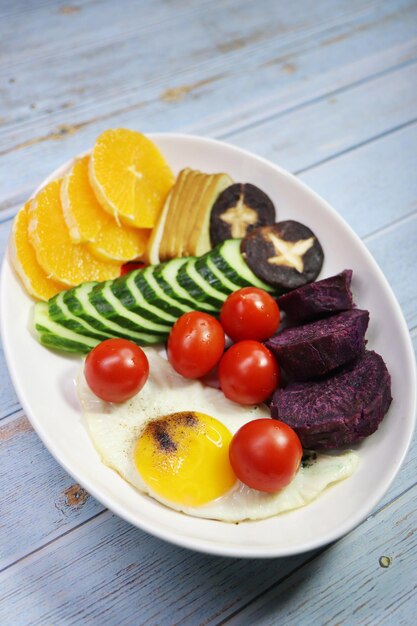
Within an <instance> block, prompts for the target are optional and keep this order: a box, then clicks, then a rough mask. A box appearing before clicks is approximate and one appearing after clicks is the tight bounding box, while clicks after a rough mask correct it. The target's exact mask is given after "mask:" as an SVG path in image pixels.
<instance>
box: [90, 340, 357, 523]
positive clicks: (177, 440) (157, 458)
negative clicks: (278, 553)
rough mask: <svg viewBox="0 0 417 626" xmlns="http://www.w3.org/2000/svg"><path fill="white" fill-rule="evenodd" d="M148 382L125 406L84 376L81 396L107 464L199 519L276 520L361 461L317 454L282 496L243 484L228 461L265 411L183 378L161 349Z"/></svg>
mask: <svg viewBox="0 0 417 626" xmlns="http://www.w3.org/2000/svg"><path fill="white" fill-rule="evenodd" d="M145 352H146V355H147V357H148V360H149V365H150V374H149V378H148V381H147V383H146V384H145V386H144V387H143V388H142V389H141V391H140V392H139V393H138V394H137V395H136V396H134V397H133V398H132V399H131V400H129V401H127V402H124V403H122V404H114V403H108V402H104V401H102V400H100V399H99V398H97V396H95V395H94V394H93V392H92V391H91V390H90V389H89V387H88V386H87V384H86V382H85V379H84V375H83V372H80V374H79V377H78V382H77V389H78V396H79V400H80V404H81V407H82V411H83V415H84V417H85V420H86V423H87V427H88V430H89V433H90V436H91V439H92V442H93V444H94V446H95V448H96V450H97V452H98V454H99V455H100V458H101V460H102V462H103V463H104V464H105V465H107V466H108V467H111V468H112V469H114V470H116V471H117V472H118V473H119V474H120V476H122V478H124V479H125V480H126V481H128V482H129V483H130V484H131V485H133V487H135V488H136V489H137V490H138V491H140V492H141V493H144V494H147V495H148V496H150V497H152V498H154V499H155V500H158V501H159V502H161V503H162V504H164V505H166V506H169V507H171V508H173V509H176V510H178V511H182V512H183V513H186V514H188V515H193V516H196V517H204V518H208V519H216V520H222V521H226V522H240V521H243V520H255V519H263V518H267V517H271V516H273V515H277V514H278V513H282V512H284V511H289V510H292V509H296V508H299V507H301V506H304V505H306V504H307V503H309V502H311V501H312V500H314V499H315V498H316V497H317V496H318V495H319V494H320V493H321V492H323V491H324V490H325V489H326V487H328V486H329V485H331V484H333V483H335V482H338V481H340V480H343V479H345V478H347V477H348V476H350V475H351V474H352V473H353V472H354V471H355V469H356V466H357V463H358V457H357V455H356V454H355V453H354V452H351V451H348V452H344V453H341V454H338V455H325V454H313V455H310V456H309V458H308V459H307V460H306V459H304V461H303V463H302V464H301V466H300V468H299V470H298V472H297V474H296V476H295V477H294V479H293V481H292V482H291V483H290V484H289V485H288V486H287V487H285V488H284V489H281V490H280V491H278V492H276V493H265V492H261V491H257V490H255V489H252V488H250V487H248V486H247V485H244V484H243V483H241V482H240V481H239V480H238V479H237V478H236V476H235V474H234V472H233V470H232V467H231V465H230V462H229V444H230V441H231V440H232V437H233V435H234V433H235V432H236V431H237V430H238V429H239V428H240V427H241V426H243V425H244V424H246V423H247V422H249V421H251V420H254V419H258V418H261V417H262V418H264V417H269V416H270V415H269V410H268V408H267V407H266V406H265V405H257V406H249V407H248V406H241V405H239V404H236V403H235V402H232V401H230V400H228V399H227V398H226V397H225V396H224V395H223V393H222V392H221V391H219V390H218V389H213V388H211V387H207V386H205V385H203V384H202V383H201V382H200V381H197V380H188V379H185V378H183V377H182V376H180V375H179V374H177V373H176V372H175V371H174V370H173V369H172V367H171V365H170V364H169V363H168V361H166V359H164V358H163V357H162V356H160V355H159V354H158V352H157V350H156V349H154V348H148V349H146V350H145Z"/></svg>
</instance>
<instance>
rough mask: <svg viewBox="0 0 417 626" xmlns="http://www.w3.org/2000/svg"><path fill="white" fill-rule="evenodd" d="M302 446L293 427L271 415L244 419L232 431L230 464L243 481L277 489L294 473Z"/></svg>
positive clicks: (265, 489)
mask: <svg viewBox="0 0 417 626" xmlns="http://www.w3.org/2000/svg"><path fill="white" fill-rule="evenodd" d="M302 455H303V449H302V446H301V443H300V440H299V438H298V435H297V434H296V433H295V431H294V430H293V429H292V428H291V427H290V426H288V425H287V424H284V422H279V421H278V420H274V419H268V418H266V419H257V420H253V421H252V422H248V423H247V424H245V425H244V426H242V428H240V429H239V430H238V431H237V432H236V434H235V435H234V437H233V439H232V441H231V443H230V447H229V457H230V464H231V466H232V468H233V471H234V472H235V474H236V476H237V477H238V478H239V480H241V481H242V482H243V483H245V484H246V485H248V486H249V487H252V488H253V489H258V490H259V491H268V492H273V491H278V489H282V488H283V487H285V486H286V485H288V484H289V483H290V482H291V481H292V479H293V478H294V475H295V474H296V472H297V470H298V468H299V466H300V463H301V457H302Z"/></svg>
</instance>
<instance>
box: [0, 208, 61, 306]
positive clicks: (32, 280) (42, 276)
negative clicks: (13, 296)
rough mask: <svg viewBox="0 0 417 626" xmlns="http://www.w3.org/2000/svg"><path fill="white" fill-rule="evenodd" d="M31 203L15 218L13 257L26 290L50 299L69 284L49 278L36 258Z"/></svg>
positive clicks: (36, 296)
mask: <svg viewBox="0 0 417 626" xmlns="http://www.w3.org/2000/svg"><path fill="white" fill-rule="evenodd" d="M29 204H30V202H27V203H26V204H25V205H24V206H23V207H22V208H21V209H20V211H19V212H18V214H17V215H16V217H15V218H14V222H13V229H12V236H11V238H10V253H11V259H12V263H13V267H14V268H15V270H16V273H17V275H18V276H19V278H20V279H21V281H22V283H23V286H24V287H25V289H26V291H27V292H28V293H29V294H30V295H31V296H33V297H34V298H36V299H37V300H49V298H52V296H54V295H55V294H57V293H59V292H60V291H62V290H63V289H66V288H67V285H63V284H62V283H58V282H56V281H54V280H52V279H51V278H48V277H47V275H46V273H45V272H44V270H43V269H42V267H41V266H40V265H39V263H38V261H37V259H36V254H35V250H34V248H33V246H32V244H31V243H30V241H29V233H28V225H29V215H28V212H29Z"/></svg>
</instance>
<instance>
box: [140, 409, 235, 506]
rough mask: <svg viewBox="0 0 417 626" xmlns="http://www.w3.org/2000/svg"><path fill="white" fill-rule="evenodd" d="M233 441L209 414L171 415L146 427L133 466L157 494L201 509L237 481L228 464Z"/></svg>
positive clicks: (220, 424)
mask: <svg viewBox="0 0 417 626" xmlns="http://www.w3.org/2000/svg"><path fill="white" fill-rule="evenodd" d="M231 440H232V434H231V432H230V431H229V430H228V429H227V428H226V427H225V426H224V425H223V424H222V423H221V422H219V421H218V420H217V419H215V418H214V417H211V416H210V415H205V414H204V413H197V412H194V411H192V412H191V411H189V412H181V413H172V414H170V415H166V416H164V417H160V418H158V419H156V420H154V421H152V422H149V424H147V426H146V427H145V430H144V431H143V433H142V435H141V436H140V438H139V439H138V442H137V444H136V447H135V450H134V463H135V466H136V469H137V470H138V472H139V474H140V475H141V476H142V478H143V480H144V481H145V482H146V483H147V484H148V486H149V487H150V488H151V489H152V490H153V491H154V492H155V493H157V494H158V495H160V496H162V497H163V498H165V499H166V500H169V501H171V502H175V503H177V504H182V505H185V506H199V505H202V504H205V503H206V502H210V501H211V500H214V499H216V498H219V497H220V496H222V495H223V494H225V493H226V492H227V491H229V489H231V487H232V486H233V485H234V483H235V481H236V476H235V474H234V472H233V470H232V467H231V465H230V461H229V445H230V442H231Z"/></svg>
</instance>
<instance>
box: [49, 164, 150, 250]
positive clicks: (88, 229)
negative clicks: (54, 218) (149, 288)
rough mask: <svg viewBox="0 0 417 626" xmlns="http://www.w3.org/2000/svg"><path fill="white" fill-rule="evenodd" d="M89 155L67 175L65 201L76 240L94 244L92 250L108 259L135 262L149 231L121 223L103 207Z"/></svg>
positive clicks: (65, 215) (63, 182) (62, 200)
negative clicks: (93, 183)
mask: <svg viewBox="0 0 417 626" xmlns="http://www.w3.org/2000/svg"><path fill="white" fill-rule="evenodd" d="M89 161H90V157H89V156H85V157H83V158H80V159H77V160H76V161H75V162H74V164H73V166H72V168H71V170H70V171H69V172H68V174H67V175H66V176H65V177H64V179H63V181H62V186H61V203H62V209H63V212H64V219H65V222H66V224H67V226H68V229H69V235H70V237H71V239H72V241H73V242H74V243H81V242H82V243H89V242H90V243H91V245H90V249H91V251H92V252H93V253H94V254H96V255H98V256H99V257H101V258H103V259H105V260H113V261H121V262H125V261H132V260H133V259H136V258H138V257H140V256H141V255H142V254H143V253H144V252H145V250H146V246H147V242H148V239H149V234H150V231H149V230H144V229H138V228H130V227H129V226H121V225H120V224H118V223H117V222H116V220H115V219H114V217H113V216H112V215H110V214H109V213H107V212H106V211H104V210H103V208H102V206H101V205H100V203H99V202H98V200H97V198H96V196H95V193H94V191H93V189H92V187H91V185H90V181H89V178H88V164H89Z"/></svg>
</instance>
